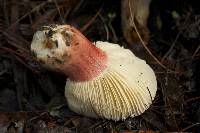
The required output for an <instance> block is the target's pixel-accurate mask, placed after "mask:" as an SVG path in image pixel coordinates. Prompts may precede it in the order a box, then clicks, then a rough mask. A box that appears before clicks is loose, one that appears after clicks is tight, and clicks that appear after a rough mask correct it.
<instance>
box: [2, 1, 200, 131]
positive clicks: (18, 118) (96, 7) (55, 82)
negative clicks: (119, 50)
mask: <svg viewBox="0 0 200 133" xmlns="http://www.w3.org/2000/svg"><path fill="white" fill-rule="evenodd" d="M49 24H70V25H72V26H74V27H76V28H78V29H79V30H80V31H81V32H83V34H84V35H85V36H87V38H89V40H91V41H97V40H102V41H109V42H113V43H118V44H120V45H122V46H124V47H126V48H129V49H131V50H132V51H133V52H134V53H135V54H136V55H137V56H139V57H141V58H143V59H145V60H146V61H147V63H148V64H150V65H151V66H152V67H153V69H154V70H155V73H156V76H157V79H158V91H157V95H156V98H155V100H154V102H153V104H152V105H151V107H150V108H149V109H148V110H147V111H145V113H143V114H142V115H140V116H137V117H134V118H128V119H126V120H125V121H118V122H114V121H110V120H104V119H92V118H88V117H84V116H81V115H78V114H76V113H74V112H72V111H70V110H69V109H68V107H67V103H66V100H65V97H64V87H65V82H66V78H65V76H63V75H61V74H59V73H55V72H51V71H48V70H46V69H45V68H43V67H41V66H40V65H39V64H38V63H37V62H36V61H35V60H34V58H33V57H32V55H31V53H30V44H31V41H32V37H33V34H34V33H35V31H36V30H37V29H38V28H40V27H41V26H43V25H49ZM148 28H149V30H150V40H149V42H148V45H147V48H148V50H150V51H151V53H152V54H153V55H154V56H155V57H156V58H157V59H158V60H159V61H160V62H161V63H162V65H163V66H164V68H163V67H161V66H160V65H159V64H158V63H157V62H156V61H155V60H154V59H153V58H152V56H151V55H150V54H149V53H148V52H146V49H145V48H144V47H143V45H141V44H130V43H128V42H127V41H126V39H125V38H124V37H123V33H122V29H123V26H121V1H120V0H109V1H108V0H107V1H101V0H96V1H93V0H79V1H78V0H57V1H55V0H48V1H46V0H38V1H33V0H0V133H4V132H7V133H46V132H51V133H64V132H66V133H68V132H69V133H74V132H85V133H87V132H95V133H96V132H98V133H104V132H113V133H118V132H126V133H128V132H130V133H133V132H145V131H146V132H149V133H150V132H200V104H199V103H200V88H199V87H200V69H199V68H200V9H199V4H198V2H195V1H194V0H193V1H189V0H185V1H180V0H152V3H151V6H150V15H149V19H148Z"/></svg>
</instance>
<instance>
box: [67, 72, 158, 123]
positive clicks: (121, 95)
mask: <svg viewBox="0 0 200 133" xmlns="http://www.w3.org/2000/svg"><path fill="white" fill-rule="evenodd" d="M65 96H66V98H67V101H68V105H69V107H70V109H72V110H73V111H75V112H76V113H79V114H83V115H86V116H89V117H94V118H106V119H112V120H115V121H118V120H121V119H122V120H125V119H126V118H127V117H129V116H130V117H134V116H138V115H140V114H141V113H143V112H144V111H145V110H147V109H148V108H149V106H150V104H151V103H152V101H151V100H150V101H149V100H148V99H149V97H151V99H153V98H154V96H155V93H153V94H150V93H149V91H147V90H144V89H143V88H141V86H139V85H137V84H135V85H134V86H130V85H129V84H128V83H127V81H126V79H125V78H124V77H123V76H122V75H120V74H119V73H117V72H116V71H112V70H107V71H106V72H105V73H103V74H102V75H100V76H99V77H98V78H96V79H95V80H92V81H87V82H84V83H83V82H82V83H81V82H80V83H75V82H73V81H69V80H68V81H67V83H66V87H65ZM147 97H148V98H147Z"/></svg>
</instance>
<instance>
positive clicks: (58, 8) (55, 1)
mask: <svg viewBox="0 0 200 133" xmlns="http://www.w3.org/2000/svg"><path fill="white" fill-rule="evenodd" d="M54 3H55V5H56V8H57V11H58V14H59V17H60V20H61V21H62V23H65V20H64V19H63V18H64V17H63V15H62V14H61V12H60V7H59V6H58V3H57V0H54Z"/></svg>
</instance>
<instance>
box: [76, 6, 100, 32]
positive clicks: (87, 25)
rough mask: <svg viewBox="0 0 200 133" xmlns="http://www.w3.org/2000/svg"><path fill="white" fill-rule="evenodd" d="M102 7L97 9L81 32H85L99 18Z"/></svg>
mask: <svg viewBox="0 0 200 133" xmlns="http://www.w3.org/2000/svg"><path fill="white" fill-rule="evenodd" d="M101 9H102V7H101V8H100V9H99V10H98V11H97V13H96V14H95V15H94V16H93V17H92V18H91V19H90V20H89V21H88V22H87V23H86V24H85V25H84V26H83V27H82V28H81V29H80V31H81V32H84V31H85V30H86V29H87V28H88V27H89V26H90V25H91V24H92V23H93V22H94V20H95V19H96V18H97V16H98V15H99V14H100V12H101Z"/></svg>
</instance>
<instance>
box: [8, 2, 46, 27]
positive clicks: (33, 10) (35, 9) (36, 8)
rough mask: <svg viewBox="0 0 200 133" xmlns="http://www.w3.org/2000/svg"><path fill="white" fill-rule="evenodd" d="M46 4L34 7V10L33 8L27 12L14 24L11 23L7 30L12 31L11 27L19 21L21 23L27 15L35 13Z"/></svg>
mask: <svg viewBox="0 0 200 133" xmlns="http://www.w3.org/2000/svg"><path fill="white" fill-rule="evenodd" d="M46 3H47V2H43V3H41V4H39V5H38V6H36V7H35V8H33V9H32V10H31V11H30V12H27V13H26V14H24V15H23V16H22V17H21V18H19V19H18V20H17V21H16V22H14V23H12V24H11V25H10V26H9V27H8V29H7V30H9V29H12V28H13V26H15V25H16V24H17V23H18V22H19V21H21V20H22V19H24V18H25V17H26V16H27V15H29V14H30V13H32V12H35V11H37V10H38V9H39V8H41V7H42V6H44V5H45V4H46Z"/></svg>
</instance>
